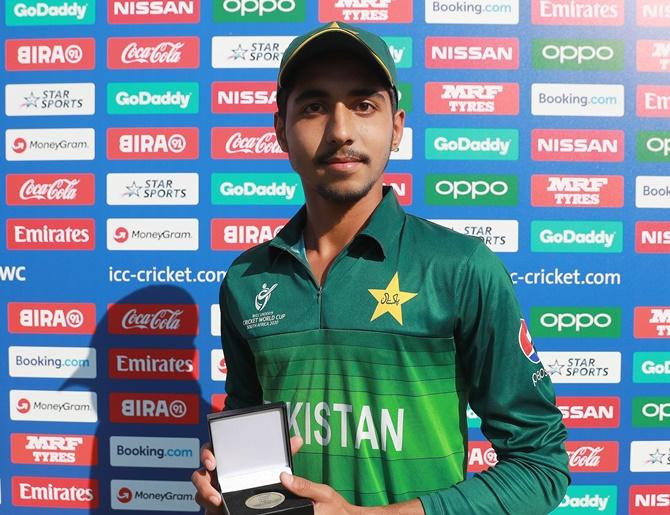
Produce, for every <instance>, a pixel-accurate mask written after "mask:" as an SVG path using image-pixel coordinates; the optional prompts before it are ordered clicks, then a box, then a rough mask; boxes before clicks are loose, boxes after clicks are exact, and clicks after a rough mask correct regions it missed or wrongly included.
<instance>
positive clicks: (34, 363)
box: [9, 346, 97, 379]
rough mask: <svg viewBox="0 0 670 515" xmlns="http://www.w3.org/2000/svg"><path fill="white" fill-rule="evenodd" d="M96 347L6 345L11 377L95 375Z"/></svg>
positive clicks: (82, 377)
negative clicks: (7, 346)
mask: <svg viewBox="0 0 670 515" xmlns="http://www.w3.org/2000/svg"><path fill="white" fill-rule="evenodd" d="M96 368H97V367H96V351H95V349H92V348H89V347H33V346H31V347H12V346H10V347H9V375H10V376H11V377H62V378H68V379H69V378H80V379H93V378H95V377H96V376H97V371H96Z"/></svg>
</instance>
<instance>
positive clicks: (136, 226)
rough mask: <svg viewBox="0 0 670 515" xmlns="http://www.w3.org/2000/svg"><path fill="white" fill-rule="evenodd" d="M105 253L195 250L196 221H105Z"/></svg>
mask: <svg viewBox="0 0 670 515" xmlns="http://www.w3.org/2000/svg"><path fill="white" fill-rule="evenodd" d="M107 250H158V251H166V250H198V220H197V218H108V219H107Z"/></svg>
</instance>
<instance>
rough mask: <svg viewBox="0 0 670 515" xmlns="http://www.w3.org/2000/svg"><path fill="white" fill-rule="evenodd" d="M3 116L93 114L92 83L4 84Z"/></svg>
mask: <svg viewBox="0 0 670 515" xmlns="http://www.w3.org/2000/svg"><path fill="white" fill-rule="evenodd" d="M5 114H6V115H7V116H68V115H70V116H72V115H90V114H95V84H94V83H92V82H82V83H54V84H7V85H6V86H5Z"/></svg>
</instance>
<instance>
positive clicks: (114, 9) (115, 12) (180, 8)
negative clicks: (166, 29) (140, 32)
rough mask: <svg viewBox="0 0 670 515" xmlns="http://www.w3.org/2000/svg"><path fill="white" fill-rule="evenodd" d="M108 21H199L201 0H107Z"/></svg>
mask: <svg viewBox="0 0 670 515" xmlns="http://www.w3.org/2000/svg"><path fill="white" fill-rule="evenodd" d="M107 21H108V22H109V23H110V24H114V23H133V24H137V23H141V24H145V23H198V22H199V21H200V0H179V1H175V0H152V1H151V2H147V1H146V0H107Z"/></svg>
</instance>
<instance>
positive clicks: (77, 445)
mask: <svg viewBox="0 0 670 515" xmlns="http://www.w3.org/2000/svg"><path fill="white" fill-rule="evenodd" d="M11 447H12V463H19V464H24V465H97V464H98V440H97V438H96V437H95V436H91V435H53V434H50V435H46V434H25V433H12V435H11Z"/></svg>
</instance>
